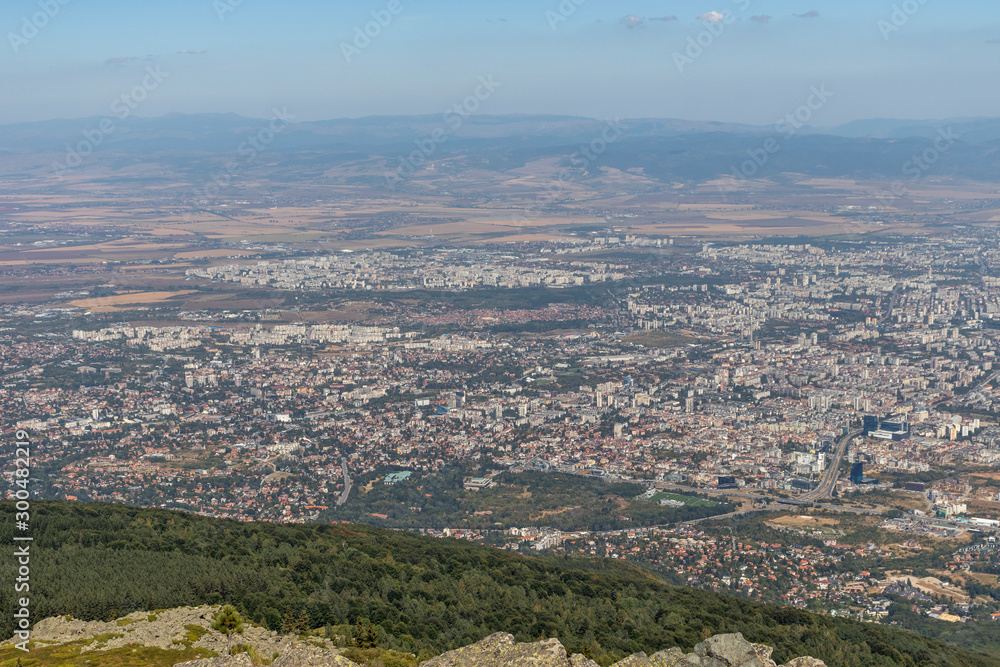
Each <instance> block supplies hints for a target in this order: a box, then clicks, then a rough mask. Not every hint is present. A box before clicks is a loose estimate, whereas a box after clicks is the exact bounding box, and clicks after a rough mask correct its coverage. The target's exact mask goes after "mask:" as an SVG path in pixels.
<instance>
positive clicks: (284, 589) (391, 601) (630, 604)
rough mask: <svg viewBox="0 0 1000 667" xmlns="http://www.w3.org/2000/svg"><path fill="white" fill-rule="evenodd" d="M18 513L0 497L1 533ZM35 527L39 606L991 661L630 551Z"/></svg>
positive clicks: (57, 524)
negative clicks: (727, 641) (625, 558)
mask: <svg viewBox="0 0 1000 667" xmlns="http://www.w3.org/2000/svg"><path fill="white" fill-rule="evenodd" d="M13 512H14V508H13V504H11V503H0V516H2V521H0V540H2V541H3V542H4V543H5V544H11V543H12V541H11V540H12V537H13V536H12V526H13ZM32 534H33V536H34V542H33V543H32V560H31V566H32V571H31V585H32V590H31V598H32V612H33V614H34V617H35V619H36V620H37V619H41V618H44V617H47V616H55V615H61V614H71V615H72V616H74V617H76V618H79V619H84V620H106V619H113V618H115V617H118V616H122V615H124V614H127V613H129V612H133V611H139V610H152V609H163V608H171V607H178V606H183V605H200V604H219V603H223V602H228V603H232V604H234V605H236V606H237V608H238V609H239V610H240V611H241V612H242V613H243V614H244V615H245V616H247V617H249V618H250V619H252V620H255V621H257V622H260V623H262V624H264V625H267V626H268V627H270V628H272V629H279V628H280V627H281V626H282V621H283V618H284V616H285V615H286V614H287V613H291V614H293V615H295V616H298V615H299V614H301V612H302V611H303V610H305V612H306V613H307V614H308V622H309V624H310V625H312V626H313V627H322V626H325V625H331V626H333V625H339V624H345V623H356V622H357V621H358V620H359V619H360V620H363V621H364V622H365V624H366V625H367V623H368V622H370V623H372V624H374V631H375V635H376V636H377V643H378V644H379V645H380V646H381V647H383V648H386V649H397V650H401V651H406V652H411V653H418V652H423V653H424V654H425V655H426V652H427V651H428V650H431V651H433V652H440V651H444V650H447V649H452V648H456V647H460V646H464V645H468V644H471V643H474V642H476V641H478V640H479V639H482V638H483V637H486V636H488V635H490V634H491V633H493V632H496V631H505V632H510V633H511V634H513V635H515V636H516V637H517V638H518V639H519V640H521V641H530V640H537V639H540V638H548V637H557V638H558V639H560V640H561V641H562V642H563V644H565V645H566V647H567V648H568V649H569V650H570V651H571V652H582V653H585V654H587V655H590V656H593V657H594V658H595V659H596V660H597V661H598V662H599V663H601V664H603V665H607V664H610V663H611V662H613V661H614V660H616V659H621V658H623V657H625V656H627V655H629V654H631V653H634V652H637V651H647V652H653V651H656V650H659V649H661V648H664V647H671V646H680V647H682V648H684V649H685V650H690V649H691V648H692V647H693V646H694V645H695V644H697V643H698V642H700V641H701V640H702V639H703V638H706V637H708V636H710V635H713V634H718V633H730V632H742V633H743V634H744V635H745V636H746V638H747V639H748V640H750V641H753V642H758V643H762V644H766V645H769V646H773V647H775V654H774V657H775V659H776V660H777V661H778V662H784V661H786V660H788V659H790V658H792V657H795V656H799V655H812V656H814V657H816V658H820V659H822V660H824V661H826V663H827V664H828V665H830V666H831V667H836V666H839V665H843V666H845V667H847V666H850V667H854V666H864V665H873V666H880V667H881V666H884V667H895V666H900V667H902V666H916V665H941V666H954V667H958V666H972V665H976V666H977V667H980V666H981V667H994V666H996V667H1000V660H997V659H996V658H994V657H992V656H986V655H981V654H972V653H969V652H967V651H964V650H962V649H960V648H958V647H955V646H952V645H949V644H944V643H941V642H937V641H934V640H930V639H926V638H923V637H919V636H916V635H912V634H909V633H906V632H902V631H898V630H893V629H890V628H886V627H881V626H874V625H865V624H859V623H854V622H848V621H843V620H836V619H832V618H828V617H821V616H815V615H811V614H807V613H804V612H800V611H797V610H794V609H786V608H776V607H765V606H762V605H756V604H752V603H749V602H745V601H742V600H738V599H733V598H728V597H724V596H720V595H716V594H712V593H708V592H705V591H697V590H691V589H685V588H677V587H672V586H669V585H667V584H665V583H664V582H662V581H661V580H659V579H657V578H655V577H654V575H652V574H651V573H649V572H646V571H644V570H640V569H637V568H634V567H632V566H629V565H626V564H624V563H619V562H615V561H591V560H574V559H565V558H564V559H547V558H525V557H522V556H518V555H515V554H510V553H506V552H503V551H500V550H496V549H491V548H488V547H481V546H477V545H474V544H469V543H459V542H455V541H448V540H436V539H432V538H425V537H420V536H416V535H411V534H407V533H399V532H390V531H386V530H381V529H378V528H373V527H367V526H355V525H334V526H331V525H272V524H242V523H238V522H235V521H225V520H218V519H209V518H205V517H201V516H195V515H188V514H183V513H177V512H169V511H164V510H150V509H140V508H133V507H123V506H110V505H96V504H95V505H87V504H79V503H67V502H41V501H39V502H36V503H34V504H33V514H32ZM13 567H14V559H12V558H9V557H8V558H4V559H2V560H0V580H2V581H5V582H10V581H13V578H14V570H13ZM2 591H3V592H2V597H0V601H2V605H3V609H4V612H3V615H2V617H0V634H3V635H4V636H7V637H9V636H11V634H12V630H13V628H12V625H11V610H12V607H13V599H12V597H13V587H12V586H4V587H3V589H2Z"/></svg>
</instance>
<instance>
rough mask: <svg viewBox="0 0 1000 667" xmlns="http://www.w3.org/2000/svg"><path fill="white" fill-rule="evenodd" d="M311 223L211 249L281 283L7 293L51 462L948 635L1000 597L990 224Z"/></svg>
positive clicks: (47, 477)
mask: <svg viewBox="0 0 1000 667" xmlns="http://www.w3.org/2000/svg"><path fill="white" fill-rule="evenodd" d="M965 234H968V235H965ZM272 250H274V249H273V248H272ZM287 254H289V255H292V256H288V257H282V256H280V253H279V256H276V257H272V258H270V259H260V260H242V261H241V262H239V263H207V262H204V263H203V264H204V265H203V266H196V267H194V268H190V269H188V270H187V279H188V280H190V281H192V283H194V281H202V282H201V283H199V284H197V285H195V284H192V290H202V291H204V290H210V289H212V285H219V286H220V287H222V286H226V287H230V288H232V287H234V286H235V287H238V288H253V289H257V290H265V291H266V293H267V294H269V295H270V296H269V297H268V298H269V300H268V305H267V307H264V306H261V307H257V308H253V307H245V308H233V309H230V310H222V311H211V310H201V311H199V310H179V309H176V308H171V307H170V306H168V305H161V306H150V307H142V308H132V309H129V310H118V309H114V308H93V309H92V310H91V309H90V308H89V307H88V306H87V305H80V304H81V300H82V303H84V304H86V303H89V302H87V301H86V300H87V299H93V298H99V297H100V296H101V295H102V294H103V293H105V292H106V293H114V289H115V275H116V273H115V269H114V267H111V269H109V272H108V273H107V280H108V284H107V285H106V286H104V288H102V289H104V290H105V292H101V291H94V290H91V289H80V290H73V291H68V292H64V293H60V294H58V295H56V297H55V298H54V299H53V300H52V301H50V302H48V303H45V304H42V305H37V306H31V305H24V304H15V305H10V304H8V305H3V306H0V325H2V328H0V359H2V362H3V367H4V369H5V371H4V376H3V380H2V389H0V406H2V411H3V414H4V415H5V428H7V429H11V430H12V429H23V430H24V431H26V432H28V433H30V434H32V437H33V438H35V439H36V443H35V445H34V450H33V461H32V462H33V465H34V470H33V475H34V477H35V479H34V480H33V488H34V489H35V493H36V494H37V495H40V496H43V497H46V498H54V499H69V500H83V501H107V502H117V503H127V504H133V505H139V506H146V507H158V508H169V509H182V510H187V511H190V512H194V513H198V514H202V515H207V516H213V517H226V518H234V519H238V520H241V521H252V520H267V521H273V522H282V523H302V522H326V523H329V522H346V521H352V522H362V523H370V524H373V525H376V526H384V527H390V528H396V529H399V530H408V531H414V532H422V533H426V534H431V535H437V536H441V537H457V538H462V539H468V540H472V541H477V542H481V543H484V544H490V545H493V546H496V547H498V548H504V549H513V550H519V551H526V552H550V553H566V554H577V555H581V556H584V557H590V558H614V559H623V560H628V561H632V562H635V563H638V564H640V565H642V566H643V567H647V568H651V569H652V570H654V571H655V572H657V573H659V574H660V575H661V576H663V577H664V578H666V579H667V580H668V581H671V582H675V583H679V584H683V585H686V586H694V587H702V588H706V589H710V590H713V591H717V592H725V593H729V594H733V595H739V596H744V597H747V598H750V599H753V600H760V601H765V602H770V603H777V604H783V605H789V606H795V607H799V608H803V609H808V610H812V611H819V612H823V613H828V614H835V615H842V616H849V617H852V618H858V619H861V620H867V621H876V622H892V623H896V624H899V625H903V626H904V627H908V628H918V629H921V630H922V631H925V632H929V633H932V634H933V631H932V630H929V629H927V628H926V627H923V626H922V625H921V624H926V623H929V622H930V621H931V620H935V621H942V622H951V623H966V622H968V624H969V627H970V628H971V627H972V625H974V623H977V622H985V623H989V622H992V621H996V620H997V619H1000V587H998V582H997V575H998V574H1000V553H998V544H997V528H998V526H1000V469H998V467H997V463H998V462H1000V426H998V424H997V417H998V415H1000V365H996V364H998V359H997V353H998V350H1000V239H998V237H997V234H996V233H995V232H984V231H976V232H972V231H971V230H969V231H968V232H966V231H964V230H962V229H956V230H953V231H951V232H948V233H944V232H942V233H941V234H940V235H938V236H934V235H929V236H926V237H924V238H900V239H881V240H853V241H840V240H837V241H823V240H816V241H813V242H811V243H809V242H804V241H801V240H799V241H796V242H792V241H787V242H783V241H780V240H776V241H755V242H731V243H722V242H715V243H705V242H703V241H698V240H695V239H690V238H688V239H685V238H677V239H655V240H654V239H647V238H642V237H636V236H616V235H615V234H614V233H613V231H609V232H607V233H605V234H604V235H603V236H594V235H592V236H591V237H590V238H579V239H574V240H566V241H551V242H545V243H537V244H512V245H510V246H508V247H502V248H489V247H487V248H482V247H480V248H477V249H464V248H448V249H439V250H421V251H399V252H395V251H378V252H375V251H359V252H353V253H340V254H336V255H330V254H321V253H307V252H303V251H301V250H296V251H294V252H292V251H291V250H289V252H288V253H287ZM126 268H128V269H134V268H135V267H120V270H121V271H124V270H126ZM139 268H141V267H139ZM16 270H19V271H24V270H25V269H16ZM11 271H15V269H11ZM133 273H134V271H133ZM206 285H207V287H206ZM329 309H333V310H338V311H339V312H343V313H346V314H347V315H346V316H345V317H342V318H339V319H338V320H337V321H330V320H324V319H323V318H319V317H312V316H311V314H312V313H317V312H321V311H322V312H329ZM3 465H4V466H5V468H4V475H5V476H7V477H12V476H13V474H14V467H13V459H12V458H9V459H5V460H4V462H3ZM9 488H12V487H9ZM11 493H12V492H10V491H9V492H8V495H10V494H11ZM527 499H530V500H531V502H530V503H527V502H526V500H527ZM529 505H530V507H529ZM994 627H996V626H994ZM970 632H971V630H970ZM978 632H979V633H980V634H979V635H977V636H979V637H980V638H981V637H982V636H983V635H982V632H985V631H978ZM970 641H971V640H970ZM978 641H980V640H979V639H977V640H975V641H973V643H972V645H980V644H976V642H978ZM983 641H985V640H983Z"/></svg>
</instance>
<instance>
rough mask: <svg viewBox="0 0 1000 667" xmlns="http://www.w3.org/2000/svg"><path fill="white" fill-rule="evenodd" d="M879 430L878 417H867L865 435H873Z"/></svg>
mask: <svg viewBox="0 0 1000 667" xmlns="http://www.w3.org/2000/svg"><path fill="white" fill-rule="evenodd" d="M877 430H878V415H865V420H864V431H865V435H871V434H872V432H873V431H877Z"/></svg>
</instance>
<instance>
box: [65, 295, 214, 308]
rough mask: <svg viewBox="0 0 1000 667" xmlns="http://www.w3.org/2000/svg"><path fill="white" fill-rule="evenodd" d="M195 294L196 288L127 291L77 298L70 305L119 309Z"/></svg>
mask: <svg viewBox="0 0 1000 667" xmlns="http://www.w3.org/2000/svg"><path fill="white" fill-rule="evenodd" d="M186 294H194V290H178V291H176V292H125V293H122V294H116V295H115V296H102V297H97V298H93V299H76V300H75V301H70V302H69V305H71V306H77V307H78V308H88V309H90V310H93V311H94V312H106V311H110V310H118V309H119V308H120V307H121V306H133V305H136V304H147V303H162V302H163V301H167V300H168V299H173V298H174V297H178V296H184V295H186Z"/></svg>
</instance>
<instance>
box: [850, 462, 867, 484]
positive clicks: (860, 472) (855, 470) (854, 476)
mask: <svg viewBox="0 0 1000 667" xmlns="http://www.w3.org/2000/svg"><path fill="white" fill-rule="evenodd" d="M864 481H865V464H864V463H862V462H861V461H858V462H857V463H855V464H854V465H852V466H851V484H863V483H864Z"/></svg>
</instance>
